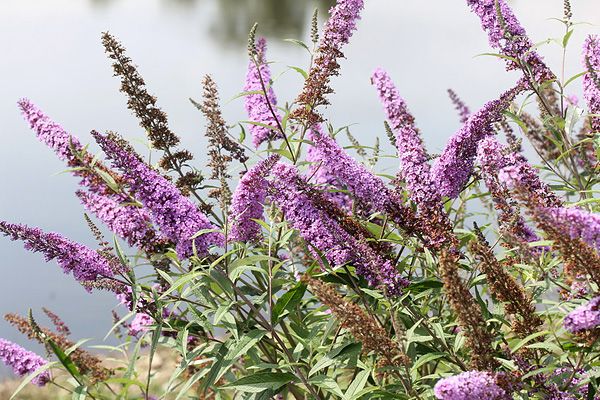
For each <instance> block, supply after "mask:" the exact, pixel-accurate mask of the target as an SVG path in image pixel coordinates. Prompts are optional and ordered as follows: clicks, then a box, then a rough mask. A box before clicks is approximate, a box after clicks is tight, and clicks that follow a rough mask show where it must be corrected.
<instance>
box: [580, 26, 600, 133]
mask: <svg viewBox="0 0 600 400" xmlns="http://www.w3.org/2000/svg"><path fill="white" fill-rule="evenodd" d="M583 67H584V68H585V69H586V70H588V72H587V73H586V74H585V75H584V76H583V96H584V97H585V100H586V102H587V105H588V112H589V113H590V114H600V78H599V77H600V36H597V35H590V36H588V37H587V39H586V41H585V43H584V45H583ZM590 69H591V70H593V71H595V73H590V71H589V70H590ZM591 124H592V130H593V131H595V132H600V117H592V118H591Z"/></svg>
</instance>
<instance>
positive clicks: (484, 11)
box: [467, 0, 554, 83]
mask: <svg viewBox="0 0 600 400" xmlns="http://www.w3.org/2000/svg"><path fill="white" fill-rule="evenodd" d="M496 2H497V3H496ZM467 4H468V5H469V6H471V10H472V11H473V12H474V13H475V14H477V16H478V17H479V18H480V20H481V26H482V28H483V30H484V31H486V32H487V34H488V40H489V43H490V45H491V46H492V47H493V48H495V49H497V50H498V51H499V52H500V53H501V54H503V55H505V56H507V57H510V58H512V59H506V63H507V66H506V69H507V70H514V69H519V68H520V65H519V64H520V61H524V62H525V63H526V64H527V65H528V66H529V68H531V72H532V75H533V78H534V79H535V80H536V81H537V82H540V83H541V82H544V81H547V80H551V79H553V78H554V74H553V73H552V71H550V69H549V68H548V67H547V66H546V64H545V63H544V61H543V59H542V57H541V56H540V55H539V54H538V53H537V52H536V51H535V50H534V49H533V43H532V42H531V40H530V39H529V38H528V37H527V33H526V32H525V29H523V27H522V26H521V24H520V23H519V21H518V20H517V18H516V17H515V15H514V14H513V12H512V10H511V9H510V7H509V6H508V5H507V4H506V0H467ZM496 4H497V5H498V8H496Z"/></svg>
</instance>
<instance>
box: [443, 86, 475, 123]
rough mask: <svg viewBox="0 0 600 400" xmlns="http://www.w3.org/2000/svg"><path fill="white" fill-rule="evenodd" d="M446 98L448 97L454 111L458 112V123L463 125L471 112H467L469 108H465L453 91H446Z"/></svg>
mask: <svg viewBox="0 0 600 400" xmlns="http://www.w3.org/2000/svg"><path fill="white" fill-rule="evenodd" d="M448 96H450V100H451V101H452V104H454V108H456V111H458V117H459V118H460V123H461V124H464V123H465V122H467V120H468V119H469V116H470V115H471V110H469V107H467V105H466V104H465V103H464V102H463V101H462V100H461V99H460V97H458V95H457V94H456V92H455V91H454V90H452V89H448Z"/></svg>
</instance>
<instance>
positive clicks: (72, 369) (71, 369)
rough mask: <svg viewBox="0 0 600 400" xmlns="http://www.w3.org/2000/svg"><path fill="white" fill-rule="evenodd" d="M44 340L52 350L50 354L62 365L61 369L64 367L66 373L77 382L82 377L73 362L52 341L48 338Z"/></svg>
mask: <svg viewBox="0 0 600 400" xmlns="http://www.w3.org/2000/svg"><path fill="white" fill-rule="evenodd" d="M45 340H46V342H47V343H48V345H49V346H50V348H51V349H52V352H53V353H54V354H55V355H56V358H58V361H60V363H61V364H62V365H63V367H65V369H66V370H67V372H68V373H69V374H71V376H72V377H73V378H75V379H76V380H77V381H78V382H79V380H80V379H81V378H82V376H81V373H80V372H79V369H77V366H76V365H75V363H74V362H73V360H71V357H69V356H68V355H66V354H65V352H64V351H63V350H62V349H61V348H60V347H58V345H57V344H56V342H54V340H52V339H50V338H45Z"/></svg>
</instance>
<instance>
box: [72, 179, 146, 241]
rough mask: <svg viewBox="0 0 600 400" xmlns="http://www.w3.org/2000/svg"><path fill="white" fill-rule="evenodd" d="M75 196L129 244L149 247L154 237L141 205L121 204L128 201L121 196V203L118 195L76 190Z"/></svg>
mask: <svg viewBox="0 0 600 400" xmlns="http://www.w3.org/2000/svg"><path fill="white" fill-rule="evenodd" d="M77 197H79V199H80V200H81V203H82V204H83V206H84V207H85V209H86V210H87V211H89V212H90V213H92V214H94V215H95V216H96V217H98V219H99V220H101V221H102V222H104V223H105V224H106V226H108V228H109V229H110V230H111V231H113V232H114V233H116V234H117V235H118V236H119V237H121V238H123V239H125V240H127V243H128V244H129V245H130V246H133V247H138V248H150V247H151V245H152V244H153V239H155V232H154V229H153V228H152V226H151V221H150V216H149V215H148V213H147V212H146V210H144V209H143V208H141V207H136V206H135V205H123V204H122V203H125V202H127V201H130V200H128V199H126V198H124V197H121V198H120V199H119V200H121V203H119V202H118V201H116V199H117V198H118V196H116V195H115V196H110V197H109V196H103V195H100V194H97V193H90V192H85V191H83V190H78V191H77Z"/></svg>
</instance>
